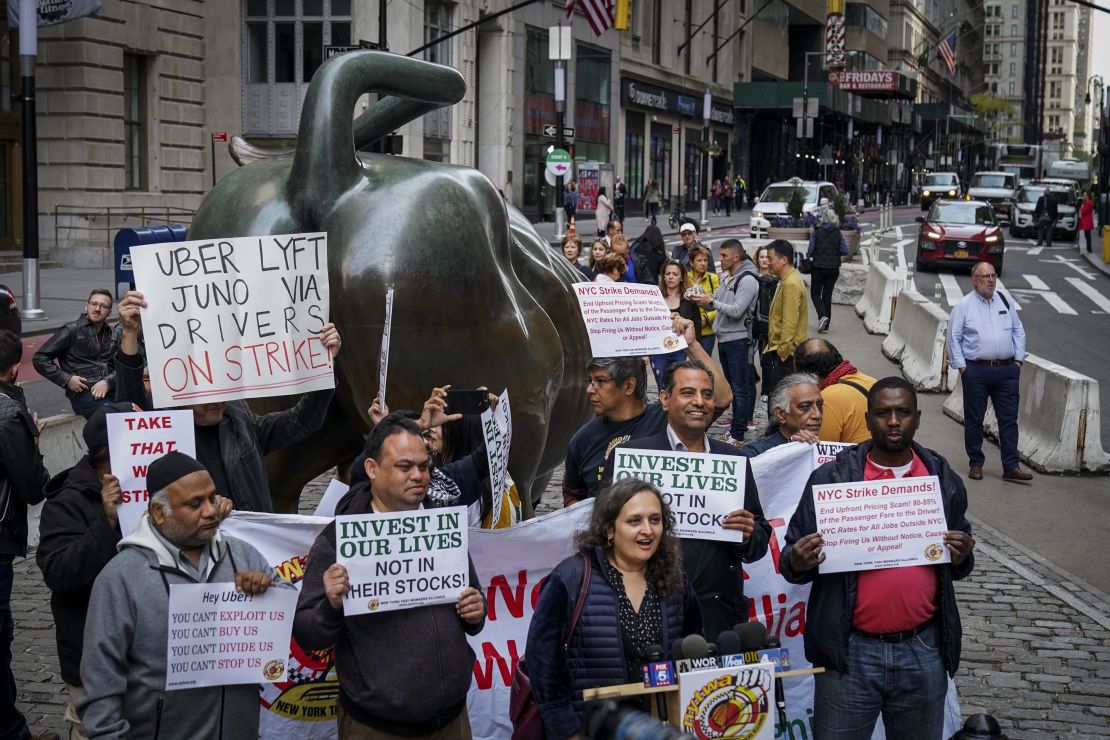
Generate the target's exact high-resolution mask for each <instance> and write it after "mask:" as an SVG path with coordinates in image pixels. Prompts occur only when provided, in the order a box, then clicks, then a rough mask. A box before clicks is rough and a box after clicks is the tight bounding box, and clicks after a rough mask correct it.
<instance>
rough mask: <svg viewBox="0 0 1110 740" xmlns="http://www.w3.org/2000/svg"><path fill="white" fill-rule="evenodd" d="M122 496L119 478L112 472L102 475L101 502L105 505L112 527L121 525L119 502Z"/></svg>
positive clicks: (105, 514) (105, 512)
mask: <svg viewBox="0 0 1110 740" xmlns="http://www.w3.org/2000/svg"><path fill="white" fill-rule="evenodd" d="M122 497H123V492H122V491H121V490H120V487H119V478H117V477H116V476H114V475H112V474H111V473H108V474H107V475H102V476H100V503H101V504H102V505H103V506H104V516H105V517H107V518H108V523H109V524H111V525H112V527H117V526H119V502H120V499H121V498H122Z"/></svg>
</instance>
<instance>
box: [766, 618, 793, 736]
mask: <svg viewBox="0 0 1110 740" xmlns="http://www.w3.org/2000/svg"><path fill="white" fill-rule="evenodd" d="M763 644H764V646H765V647H766V649H765V650H764V651H763V652H766V653H770V652H776V653H779V660H777V661H774V663H775V704H776V705H778V710H779V712H778V714H779V724H780V725H781V726H782V727H783V728H785V727H787V723H786V691H785V690H784V689H783V687H782V678H780V677H779V673H781V672H782V671H784V670H787V671H788V670H790V655H789V653H787V652H786V651H785V650H783V649H782V648H780V647H779V644H780V643H779V638H777V637H775V636H774V635H772V636H771V637H768V638H767V641H766V642H765V643H763ZM783 656H785V657H783ZM784 664H785V668H784V667H783V665H784Z"/></svg>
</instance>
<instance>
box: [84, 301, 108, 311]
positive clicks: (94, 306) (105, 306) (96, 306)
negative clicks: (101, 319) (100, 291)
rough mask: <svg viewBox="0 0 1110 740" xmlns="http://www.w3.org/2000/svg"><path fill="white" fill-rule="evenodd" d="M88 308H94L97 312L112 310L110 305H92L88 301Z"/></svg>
mask: <svg viewBox="0 0 1110 740" xmlns="http://www.w3.org/2000/svg"><path fill="white" fill-rule="evenodd" d="M88 306H89V308H95V309H96V310H98V311H111V310H112V304H111V303H93V302H92V301H89V302H88Z"/></svg>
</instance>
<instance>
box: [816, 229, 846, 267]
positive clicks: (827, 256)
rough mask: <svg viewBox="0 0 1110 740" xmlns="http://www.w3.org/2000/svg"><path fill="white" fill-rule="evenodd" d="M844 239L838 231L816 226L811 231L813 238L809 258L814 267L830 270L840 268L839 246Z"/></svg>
mask: <svg viewBox="0 0 1110 740" xmlns="http://www.w3.org/2000/svg"><path fill="white" fill-rule="evenodd" d="M843 240H844V237H843V236H841V234H840V229H837V228H830V227H825V226H816V227H814V229H813V238H812V240H811V241H810V248H809V258H810V260H811V261H812V263H813V266H814V267H820V268H822V269H825V270H830V269H832V268H834V267H840V255H841V254H843V252H841V251H840V244H841V242H842V241H843Z"/></svg>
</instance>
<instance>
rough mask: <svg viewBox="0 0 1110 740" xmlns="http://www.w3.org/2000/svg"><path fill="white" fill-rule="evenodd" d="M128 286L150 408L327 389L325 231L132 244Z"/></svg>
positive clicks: (329, 367)
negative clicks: (139, 305)
mask: <svg viewBox="0 0 1110 740" xmlns="http://www.w3.org/2000/svg"><path fill="white" fill-rule="evenodd" d="M131 260H132V264H133V265H134V269H135V285H136V287H137V288H138V289H139V290H141V291H142V292H143V294H144V296H145V298H146V301H147V305H148V307H147V308H145V309H143V329H144V334H145V336H146V349H147V359H148V364H149V366H150V387H151V392H152V394H153V396H154V405H155V406H157V407H159V408H165V407H167V406H181V405H185V404H192V403H210V402H214V401H229V400H234V399H239V398H262V397H266V396H281V395H287V394H294V393H305V392H307V391H315V390H323V389H327V388H333V387H334V386H335V380H334V376H333V372H332V361H331V354H330V353H329V352H328V350H327V349H326V348H325V347H324V345H323V342H322V341H321V340H320V337H319V334H318V333H317V332H319V331H320V328H321V327H323V325H324V324H326V323H327V321H328V301H329V290H328V245H327V234H323V233H320V234H288V235H281V236H258V237H240V238H234V239H214V240H211V241H205V240H202V241H189V242H172V243H169V244H152V245H150V246H145V247H142V248H137V249H135V250H134V253H133V254H132V255H131Z"/></svg>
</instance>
